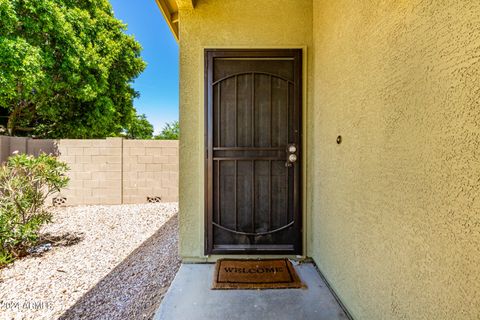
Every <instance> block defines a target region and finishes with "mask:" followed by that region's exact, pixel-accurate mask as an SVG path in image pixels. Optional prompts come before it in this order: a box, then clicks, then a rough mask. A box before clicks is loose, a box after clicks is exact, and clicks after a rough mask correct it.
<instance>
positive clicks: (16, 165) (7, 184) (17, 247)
mask: <svg viewBox="0 0 480 320" xmlns="http://www.w3.org/2000/svg"><path fill="white" fill-rule="evenodd" d="M67 171H68V167H67V165H66V164H65V163H63V162H60V161H58V160H57V159H56V158H55V157H54V156H51V155H46V154H42V155H40V156H38V157H33V156H29V155H24V154H21V155H20V154H17V155H13V156H11V157H10V158H9V159H8V161H7V162H6V163H5V164H4V165H2V167H0V267H1V266H4V265H5V264H7V263H10V262H12V261H13V260H15V259H16V258H18V257H21V256H23V255H25V254H26V253H27V249H28V248H29V247H31V246H33V245H35V244H36V242H37V240H38V232H39V230H40V227H41V226H42V225H44V224H45V223H48V222H50V221H51V213H50V212H49V211H48V209H47V208H46V207H45V200H46V199H47V197H48V196H50V195H51V194H53V193H55V192H58V191H60V189H61V188H64V187H66V186H67V184H68V180H69V179H68V177H67V176H66V175H65V174H66V172H67Z"/></svg>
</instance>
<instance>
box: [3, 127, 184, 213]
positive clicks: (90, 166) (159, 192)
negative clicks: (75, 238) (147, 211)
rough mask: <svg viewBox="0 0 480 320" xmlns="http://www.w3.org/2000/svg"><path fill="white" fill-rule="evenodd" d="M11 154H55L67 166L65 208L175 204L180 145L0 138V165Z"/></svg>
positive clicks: (129, 141) (62, 193)
mask: <svg viewBox="0 0 480 320" xmlns="http://www.w3.org/2000/svg"><path fill="white" fill-rule="evenodd" d="M14 151H18V152H20V153H27V154H32V155H38V154H40V153H41V152H45V153H51V154H56V155H58V157H59V159H60V160H61V161H64V162H66V163H67V164H68V166H69V167H70V171H69V172H68V175H69V177H70V183H69V186H68V188H66V189H64V190H62V191H61V193H60V194H58V195H56V197H64V198H66V204H67V205H81V204H122V203H146V202H147V198H151V199H154V200H155V201H162V202H172V201H178V141H176V140H124V139H122V138H107V139H96V140H80V139H62V140H46V139H45V140H37V139H29V138H19V137H7V136H0V161H1V162H3V161H5V160H6V159H7V158H8V156H9V155H11V154H12V153H13V152H14Z"/></svg>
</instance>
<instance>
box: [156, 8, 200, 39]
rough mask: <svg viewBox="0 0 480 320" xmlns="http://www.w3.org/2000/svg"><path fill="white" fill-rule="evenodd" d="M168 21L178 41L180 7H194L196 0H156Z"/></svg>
mask: <svg viewBox="0 0 480 320" xmlns="http://www.w3.org/2000/svg"><path fill="white" fill-rule="evenodd" d="M155 2H157V5H158V7H159V8H160V11H161V12H162V14H163V17H164V18H165V20H166V21H167V24H168V26H169V27H170V30H171V31H172V33H173V36H174V37H175V39H176V40H177V41H178V9H179V8H194V7H195V2H196V0H155Z"/></svg>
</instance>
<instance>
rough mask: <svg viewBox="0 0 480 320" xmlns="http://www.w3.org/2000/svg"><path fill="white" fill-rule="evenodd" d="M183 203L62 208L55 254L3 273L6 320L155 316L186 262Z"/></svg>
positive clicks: (1, 305) (54, 230)
mask: <svg viewBox="0 0 480 320" xmlns="http://www.w3.org/2000/svg"><path fill="white" fill-rule="evenodd" d="M177 211H178V207H177V204H176V203H155V204H142V205H115V206H79V207H67V208H60V209H57V210H56V212H55V213H54V221H53V223H52V224H50V225H48V226H46V227H45V228H44V229H43V231H42V233H43V234H44V235H45V236H44V237H45V239H46V240H45V241H47V242H49V243H52V249H51V250H48V251H46V252H44V253H41V254H36V255H30V256H28V257H25V258H23V259H21V260H18V261H16V262H15V263H14V264H13V265H11V266H9V267H8V268H5V269H2V270H0V319H49V320H50V319H149V318H151V317H152V316H153V313H154V311H155V309H156V308H157V307H158V305H159V303H160V301H161V299H162V297H163V294H164V293H165V291H166V289H167V288H168V285H169V284H170V282H171V280H172V279H173V277H174V275H175V273H176V271H177V269H178V267H179V265H180V260H179V258H178V256H177V247H178V232H177V217H176V213H177Z"/></svg>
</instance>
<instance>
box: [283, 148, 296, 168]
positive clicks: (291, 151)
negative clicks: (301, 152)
mask: <svg viewBox="0 0 480 320" xmlns="http://www.w3.org/2000/svg"><path fill="white" fill-rule="evenodd" d="M287 153H288V157H287V162H285V167H292V166H293V164H294V163H295V162H297V160H298V157H297V146H296V145H295V144H293V143H292V144H289V145H288V147H287Z"/></svg>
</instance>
